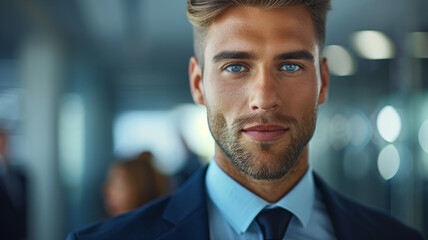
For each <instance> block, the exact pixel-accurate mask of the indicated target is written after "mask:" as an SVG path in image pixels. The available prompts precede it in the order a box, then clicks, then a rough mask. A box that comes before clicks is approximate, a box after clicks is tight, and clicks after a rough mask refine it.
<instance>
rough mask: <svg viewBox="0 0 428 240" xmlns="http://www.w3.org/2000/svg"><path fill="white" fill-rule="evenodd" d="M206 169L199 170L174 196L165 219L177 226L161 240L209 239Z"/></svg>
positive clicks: (164, 216)
mask: <svg viewBox="0 0 428 240" xmlns="http://www.w3.org/2000/svg"><path fill="white" fill-rule="evenodd" d="M206 169H207V168H204V169H201V170H199V171H198V172H197V173H196V174H195V175H194V176H192V178H191V179H189V181H187V182H186V184H185V185H183V187H181V188H180V189H179V190H178V191H177V193H176V194H174V195H173V196H172V198H171V201H170V202H169V204H168V206H167V208H166V209H165V212H164V214H163V218H164V219H165V220H167V221H169V222H171V223H172V224H174V225H175V226H174V227H173V228H172V229H171V230H170V231H168V232H166V233H165V234H164V235H162V236H161V238H159V239H189V240H191V239H209V227H208V211H207V201H206V190H205V173H206Z"/></svg>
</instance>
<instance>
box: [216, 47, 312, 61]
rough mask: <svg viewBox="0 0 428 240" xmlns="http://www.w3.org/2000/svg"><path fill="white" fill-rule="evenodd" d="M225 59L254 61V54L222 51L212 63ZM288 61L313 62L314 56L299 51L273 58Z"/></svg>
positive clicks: (304, 51)
mask: <svg viewBox="0 0 428 240" xmlns="http://www.w3.org/2000/svg"><path fill="white" fill-rule="evenodd" d="M226 59H250V60H253V59H256V57H255V56H254V54H252V53H249V52H242V51H222V52H219V53H218V54H216V55H215V56H214V57H213V59H212V62H213V63H216V62H219V61H222V60H226ZM290 59H301V60H310V61H314V55H312V54H311V53H310V52H308V51H306V50H299V51H293V52H285V53H281V54H279V55H277V56H275V60H290Z"/></svg>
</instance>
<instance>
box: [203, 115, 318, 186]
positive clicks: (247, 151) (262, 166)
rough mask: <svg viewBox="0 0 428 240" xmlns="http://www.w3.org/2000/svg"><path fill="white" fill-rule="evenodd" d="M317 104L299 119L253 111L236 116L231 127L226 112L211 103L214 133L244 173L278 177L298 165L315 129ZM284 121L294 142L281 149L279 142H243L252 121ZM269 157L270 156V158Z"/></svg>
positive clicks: (264, 177) (259, 176) (212, 131)
mask: <svg viewBox="0 0 428 240" xmlns="http://www.w3.org/2000/svg"><path fill="white" fill-rule="evenodd" d="M317 110H318V109H317V107H315V109H314V110H313V111H312V112H310V113H308V114H306V115H305V116H303V117H302V119H301V120H300V122H299V121H297V120H296V119H295V118H293V117H291V116H288V115H282V114H279V113H265V114H262V115H260V114H250V115H245V116H242V117H240V118H238V119H236V120H235V121H234V122H233V123H232V124H231V127H230V128H229V127H228V126H227V122H226V119H225V117H224V115H222V114H220V113H218V112H213V111H211V109H210V108H209V107H207V112H208V125H209V128H210V131H211V134H212V136H213V138H214V140H215V142H216V143H217V145H218V146H219V147H220V148H221V150H222V151H223V152H224V154H225V155H226V156H227V157H228V158H229V159H230V161H231V162H232V164H233V165H234V166H236V167H237V168H238V169H239V170H240V171H241V172H242V173H243V174H245V175H247V176H249V177H251V178H253V179H256V180H275V179H279V178H282V177H283V176H285V175H286V174H287V173H288V172H289V171H290V169H291V168H292V167H293V166H294V164H295V163H296V161H297V159H299V157H300V154H301V153H302V151H303V149H304V148H305V147H306V145H307V144H308V143H309V141H310V139H311V138H312V136H313V133H314V131H315V125H316V119H317V112H318V111H317ZM269 122H273V123H283V124H285V125H286V126H289V128H290V129H289V130H288V131H289V132H288V133H287V134H290V142H289V144H288V145H287V146H286V147H285V148H284V149H281V150H280V151H279V152H274V151H273V150H272V148H273V147H274V144H275V143H269V142H256V145H255V146H254V145H253V146H246V145H245V144H244V143H242V142H241V139H242V138H241V137H240V135H241V134H242V132H241V130H242V129H243V128H244V126H246V125H247V124H250V123H269ZM267 158H269V159H267Z"/></svg>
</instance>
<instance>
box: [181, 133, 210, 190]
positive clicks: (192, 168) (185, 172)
mask: <svg viewBox="0 0 428 240" xmlns="http://www.w3.org/2000/svg"><path fill="white" fill-rule="evenodd" d="M180 141H181V143H182V145H183V148H184V151H185V154H186V156H185V158H186V159H185V163H184V166H183V168H182V169H181V170H180V171H178V172H177V173H176V174H174V182H175V188H179V187H181V185H183V184H184V183H185V182H186V181H187V179H189V178H190V176H192V175H193V173H195V172H197V171H198V170H199V169H200V168H202V167H203V166H202V163H201V159H200V157H199V156H198V155H197V154H196V153H195V152H193V151H192V150H191V149H190V147H189V145H188V144H187V142H186V140H185V139H184V137H183V135H180Z"/></svg>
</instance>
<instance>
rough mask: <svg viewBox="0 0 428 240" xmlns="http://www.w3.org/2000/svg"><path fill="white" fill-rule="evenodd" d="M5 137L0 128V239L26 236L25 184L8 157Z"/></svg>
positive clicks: (23, 178)
mask: <svg viewBox="0 0 428 240" xmlns="http://www.w3.org/2000/svg"><path fill="white" fill-rule="evenodd" d="M7 137H8V135H7V133H6V131H5V130H3V129H0V239H13V240H15V239H17V240H20V239H26V237H27V189H26V186H27V184H26V177H25V175H24V173H23V171H22V170H20V169H19V168H17V167H15V166H12V165H11V161H10V159H9V158H8V155H7V147H8V141H7V140H8V139H7Z"/></svg>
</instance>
